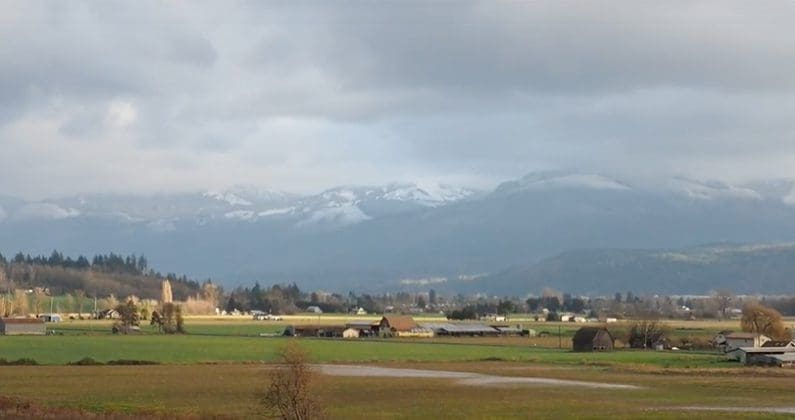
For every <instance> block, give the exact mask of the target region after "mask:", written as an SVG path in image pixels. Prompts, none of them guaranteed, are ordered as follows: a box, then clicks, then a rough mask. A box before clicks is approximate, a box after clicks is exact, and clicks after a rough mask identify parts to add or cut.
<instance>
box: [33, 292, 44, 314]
mask: <svg viewBox="0 0 795 420" xmlns="http://www.w3.org/2000/svg"><path fill="white" fill-rule="evenodd" d="M45 297H46V295H45V292H44V289H43V288H41V287H36V288H34V289H33V308H34V309H35V311H36V316H39V315H40V314H41V312H42V307H43V306H44V298H45Z"/></svg>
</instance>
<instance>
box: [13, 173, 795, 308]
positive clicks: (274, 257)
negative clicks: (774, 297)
mask: <svg viewBox="0 0 795 420" xmlns="http://www.w3.org/2000/svg"><path fill="white" fill-rule="evenodd" d="M792 241H795V181H792V180H774V181H766V182H757V183H752V184H743V185H731V184H727V183H721V182H704V181H698V180H693V179H689V178H670V179H662V180H654V181H646V182H642V183H640V182H631V181H627V180H623V179H619V178H615V177H610V176H606V175H601V174H590V173H582V172H573V171H550V172H537V173H531V174H528V175H527V176H524V177H522V178H520V179H515V180H511V181H507V182H504V183H502V184H500V185H498V186H497V187H496V188H494V189H493V190H492V191H476V190H473V189H469V188H465V187H457V186H451V185H417V184H410V183H395V184H390V185H384V186H347V187H337V188H333V189H329V190H327V191H324V192H321V193H319V194H314V195H299V194H290V193H283V192H275V191H271V190H266V189H261V188H254V187H235V188H231V189H228V190H223V191H206V192H198V193H181V194H161V195H153V196H132V195H103V194H86V195H79V196H73V197H65V198H60V199H52V200H39V201H28V200H22V199H19V198H14V197H6V196H0V251H2V252H3V253H5V254H13V253H15V252H17V251H20V250H21V251H23V252H26V253H31V254H34V253H42V254H49V252H51V251H52V250H53V249H58V250H60V251H63V252H64V253H65V254H67V255H77V254H86V255H88V254H95V253H101V252H107V251H108V250H114V251H116V252H118V253H122V254H128V253H139V254H141V253H144V254H146V255H147V257H148V258H149V261H150V265H152V266H154V267H157V268H159V269H160V270H163V271H174V272H180V273H187V274H189V275H191V276H194V277H198V278H203V277H212V278H214V279H218V280H220V281H222V282H223V283H224V284H226V285H229V286H232V285H237V284H251V283H252V282H253V281H260V282H261V283H265V284H269V283H275V282H292V281H295V282H297V283H298V284H299V285H301V286H302V287H306V288H312V289H326V290H333V291H347V290H356V291H368V292H379V291H395V290H400V289H410V290H416V289H419V290H427V289H428V288H435V289H436V290H438V291H447V292H459V291H460V292H483V293H489V294H508V293H510V294H519V295H523V294H527V293H537V292H539V291H540V289H541V288H543V287H547V286H549V287H554V288H557V289H559V290H566V291H572V292H577V293H591V294H599V293H604V294H609V293H613V292H616V291H622V292H623V291H627V290H632V291H634V292H672V293H704V292H707V291H709V290H712V289H716V288H722V287H729V288H733V289H735V291H737V292H749V293H751V292H763V293H778V292H788V291H795V286H789V284H788V283H787V282H785V281H783V280H781V279H782V278H783V277H784V274H786V273H787V272H791V271H792V269H795V262H793V261H792V260H791V259H790V258H789V257H782V255H790V248H788V247H789V245H788V243H789V242H792ZM703 244H720V245H711V246H707V247H704V246H697V245H703ZM749 244H756V245H753V246H751V245H749ZM716 246H717V247H718V249H724V250H726V249H737V250H738V251H737V252H723V253H722V254H720V255H722V256H721V258H713V259H707V261H708V262H706V263H703V264H701V263H699V264H695V263H692V261H691V260H689V259H687V258H685V260H682V259H676V258H667V259H666V258H661V257H660V255H685V256H688V258H690V256H692V255H702V254H704V253H706V254H709V253H710V252H712V251H705V250H709V249H714V247H716ZM749 247H750V248H749ZM748 249H754V251H753V253H752V255H756V256H757V257H755V258H756V259H754V258H750V259H749V257H748V255H749V254H748V253H747V252H746V251H742V250H748ZM741 251H742V252H741ZM760 255H766V256H770V255H776V256H778V257H775V258H773V260H775V262H773V260H765V258H764V257H759V256H760ZM693 258H695V260H698V258H696V257H693ZM699 258H700V257H699ZM771 258H772V257H771ZM776 258H777V259H776ZM766 261H767V262H766ZM618 262H621V263H620V264H619V263H618ZM705 267H709V269H705ZM766 270H767V271H766ZM771 270H778V272H780V273H781V275H778V274H777V275H771V274H770V273H771V272H772V271H771ZM765 273H767V275H765Z"/></svg>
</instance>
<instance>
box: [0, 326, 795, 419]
mask: <svg viewBox="0 0 795 420" xmlns="http://www.w3.org/2000/svg"><path fill="white" fill-rule="evenodd" d="M109 326H110V324H109V323H102V322H96V321H92V322H90V323H89V322H87V321H77V322H65V323H63V324H62V325H56V326H53V327H52V330H53V332H54V333H55V335H49V336H40V337H0V358H3V359H6V360H7V361H14V360H16V359H20V358H26V359H32V360H35V362H36V363H38V364H39V365H38V366H0V378H2V380H1V382H0V384H1V385H0V418H3V417H7V418H75V417H95V418H174V417H183V418H252V417H257V416H260V415H262V414H263V411H262V408H261V404H260V398H261V395H262V393H263V392H264V390H265V389H266V387H267V386H268V383H269V372H270V370H271V369H272V368H273V363H275V362H276V361H277V360H278V359H277V355H278V351H279V349H280V348H281V347H282V346H284V345H285V344H287V343H291V342H295V343H298V344H299V345H300V346H301V347H303V348H304V349H305V350H306V351H307V352H308V353H309V355H310V357H311V360H312V362H313V363H316V365H314V366H315V371H316V383H315V386H314V392H315V393H316V394H317V396H318V397H319V399H320V400H321V401H322V403H323V405H324V406H325V407H326V409H327V413H328V415H329V417H331V418H346V419H348V418H363V419H364V418H456V417H459V418H627V419H629V418H638V417H648V418H688V419H691V418H721V419H725V418H771V417H775V416H780V417H782V418H784V417H786V416H791V415H792V411H793V409H794V407H793V406H795V400H793V398H792V384H793V382H795V371H793V370H788V369H760V368H745V367H742V366H740V365H739V364H738V363H731V362H727V361H725V357H724V356H722V355H719V354H717V353H714V352H696V351H693V352H689V351H666V352H656V351H633V350H619V351H615V352H609V353H573V352H571V351H570V350H569V349H567V348H562V349H558V348H553V347H547V346H549V345H553V344H554V342H559V341H560V342H563V343H566V344H567V343H568V340H570V334H572V333H573V330H572V328H571V327H567V326H560V327H561V331H562V334H564V335H566V337H564V339H563V340H558V339H557V338H556V337H555V338H554V339H552V337H544V338H536V339H532V338H527V337H523V338H520V337H507V338H504V339H501V338H488V339H480V338H456V339H451V338H442V339H430V340H429V339H418V340H406V339H391V340H352V341H350V340H342V339H307V338H303V339H297V338H285V337H270V336H268V337H262V336H260V334H271V333H274V332H278V331H279V330H280V329H283V327H284V325H283V324H279V323H263V322H252V321H246V320H224V321H219V320H211V319H207V320H196V319H194V320H191V323H190V324H188V326H189V332H190V334H187V335H177V336H166V335H161V334H155V333H154V332H153V331H151V330H150V329H149V327H148V326H147V327H144V328H142V329H143V331H144V332H143V333H141V334H137V335H128V336H115V335H111V334H110V333H109V332H108V331H109ZM724 327H725V326H724V325H707V324H705V325H699V326H697V327H696V326H694V325H691V326H690V327H688V328H689V329H687V330H682V331H686V334H688V335H690V334H697V335H700V336H708V335H710V334H712V332H713V331H714V330H716V329H718V328H724ZM543 328H546V329H550V330H554V331H557V330H558V326H556V325H547V326H544V327H543ZM616 328H619V327H616ZM674 328H677V327H676V326H674ZM683 333H684V332H683ZM551 339H552V340H551ZM84 358H91V359H92V360H93V361H95V362H98V363H108V362H111V361H118V360H122V361H124V363H135V362H136V361H139V362H140V361H146V362H152V363H156V364H151V365H138V366H114V365H107V364H105V365H97V366H77V365H69V364H70V363H74V362H76V361H78V360H81V359H84Z"/></svg>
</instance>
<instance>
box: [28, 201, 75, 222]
mask: <svg viewBox="0 0 795 420" xmlns="http://www.w3.org/2000/svg"><path fill="white" fill-rule="evenodd" d="M77 216H80V210H77V209H74V208H71V207H69V208H64V207H61V206H59V205H57V204H52V203H30V204H27V205H25V206H24V207H22V208H21V209H19V211H17V213H16V214H15V217H16V218H17V219H21V220H30V219H45V220H62V219H69V218H72V217H77Z"/></svg>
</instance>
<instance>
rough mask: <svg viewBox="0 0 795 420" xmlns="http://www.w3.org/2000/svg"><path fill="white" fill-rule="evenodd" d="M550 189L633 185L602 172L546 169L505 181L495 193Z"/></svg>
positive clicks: (610, 188)
mask: <svg viewBox="0 0 795 420" xmlns="http://www.w3.org/2000/svg"><path fill="white" fill-rule="evenodd" d="M550 189H589V190H630V189H631V187H630V186H629V185H628V184H626V183H624V182H622V181H619V180H617V179H613V178H610V177H608V176H605V175H600V174H586V173H577V172H571V171H544V172H534V173H531V174H528V175H525V176H524V177H522V178H520V179H517V180H515V181H508V182H504V183H502V184H500V185H499V186H498V187H497V189H496V190H495V193H497V194H511V193H516V192H520V191H528V190H550Z"/></svg>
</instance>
